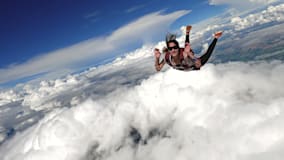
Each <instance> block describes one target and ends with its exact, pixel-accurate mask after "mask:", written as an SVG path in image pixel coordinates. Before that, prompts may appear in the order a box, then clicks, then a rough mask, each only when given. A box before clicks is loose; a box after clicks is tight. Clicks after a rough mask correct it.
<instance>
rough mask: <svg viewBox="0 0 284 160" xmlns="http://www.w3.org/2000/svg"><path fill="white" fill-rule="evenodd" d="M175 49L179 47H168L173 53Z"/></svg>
mask: <svg viewBox="0 0 284 160" xmlns="http://www.w3.org/2000/svg"><path fill="white" fill-rule="evenodd" d="M173 49H178V46H173V47H168V50H169V51H171V50H173Z"/></svg>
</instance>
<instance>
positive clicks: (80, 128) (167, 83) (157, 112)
mask: <svg viewBox="0 0 284 160" xmlns="http://www.w3.org/2000/svg"><path fill="white" fill-rule="evenodd" d="M132 58H133V59H135V58H134V57H132ZM137 60H139V58H137ZM128 62H130V61H128ZM120 64H121V65H120V66H122V65H123V63H120ZM123 68H125V70H126V71H127V70H129V68H128V65H126V66H124V67H123ZM95 70H96V69H95ZM283 71H284V64H283V63H281V62H271V63H267V62H251V63H241V62H236V63H226V64H219V65H212V64H208V65H206V66H205V67H204V68H202V69H201V70H200V71H192V72H180V71H176V70H173V69H170V70H167V71H166V72H160V73H158V74H155V75H153V76H151V77H149V78H147V79H145V80H144V81H143V82H142V83H140V84H139V85H137V86H132V87H130V88H124V87H119V88H117V90H115V91H114V92H111V93H109V94H106V95H104V96H103V97H101V98H99V99H96V100H95V101H93V100H88V101H86V102H84V103H79V104H78V105H77V106H76V107H73V108H70V109H67V108H61V109H58V110H54V111H52V112H50V113H49V114H48V115H46V116H45V118H43V119H42V120H41V121H40V122H39V123H38V124H36V125H35V126H33V127H31V128H30V129H28V130H26V131H25V132H23V133H18V134H17V135H15V136H14V137H13V138H12V139H11V140H9V141H7V142H6V143H4V144H3V145H2V146H1V147H0V155H1V156H2V157H1V158H2V159H3V160H8V159H13V160H18V159H25V158H26V159H43V160H44V159H47V158H48V159H54V160H63V159H70V160H73V159H74V160H75V159H95V158H98V157H100V159H117V160H119V159H157V160H158V159H163V160H167V159H173V158H181V159H190V158H191V159H196V160H199V159H205V158H208V155H210V157H211V158H212V159H220V160H222V159H226V160H233V159H244V160H245V159H250V158H251V157H260V156H262V155H264V153H265V155H264V156H266V157H267V159H272V158H274V159H276V160H280V159H281V158H282V156H283V153H282V150H281V149H282V148H283V147H284V143H283V142H284V129H283V127H282V124H283V122H284V119H283V117H284V115H283V113H284V112H283V111H284V110H283V107H282V106H283V104H284V90H283V87H281V86H282V82H283V81H284V76H283V75H282V74H279V73H282V72H283ZM89 72H91V73H92V72H94V71H89ZM92 74H93V73H92ZM78 78H80V77H78ZM59 84H61V83H58V85H59ZM45 85H48V84H42V86H45ZM93 85H96V83H94V84H93ZM98 85H103V86H104V87H107V86H106V85H107V84H98ZM75 88H76V87H75ZM75 88H74V89H75ZM69 90H70V89H69ZM131 127H135V128H136V129H137V130H138V131H139V132H140V134H141V136H142V138H143V139H147V137H148V134H149V132H150V131H152V133H153V137H151V138H149V137H148V139H147V144H144V145H143V143H142V142H141V143H140V144H139V147H135V144H133V142H132V139H131V137H130V136H129V132H130V128H131Z"/></svg>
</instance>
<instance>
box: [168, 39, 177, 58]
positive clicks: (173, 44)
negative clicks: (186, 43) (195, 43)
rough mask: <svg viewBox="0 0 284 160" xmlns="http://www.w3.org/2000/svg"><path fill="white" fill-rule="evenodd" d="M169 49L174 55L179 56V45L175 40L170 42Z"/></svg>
mask: <svg viewBox="0 0 284 160" xmlns="http://www.w3.org/2000/svg"><path fill="white" fill-rule="evenodd" d="M168 50H169V52H170V54H171V55H172V56H177V55H178V51H179V47H178V46H177V45H176V44H175V43H174V42H169V45H168Z"/></svg>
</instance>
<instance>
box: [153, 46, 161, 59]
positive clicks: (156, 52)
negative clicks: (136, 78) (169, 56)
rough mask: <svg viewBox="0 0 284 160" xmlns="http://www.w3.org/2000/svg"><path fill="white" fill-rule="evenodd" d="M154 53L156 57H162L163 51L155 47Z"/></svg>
mask: <svg viewBox="0 0 284 160" xmlns="http://www.w3.org/2000/svg"><path fill="white" fill-rule="evenodd" d="M154 54H155V57H156V58H160V57H161V52H160V50H159V49H157V48H155V50H154Z"/></svg>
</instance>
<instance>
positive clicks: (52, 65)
mask: <svg viewBox="0 0 284 160" xmlns="http://www.w3.org/2000/svg"><path fill="white" fill-rule="evenodd" d="M187 13H189V11H186V10H181V11H176V12H173V13H169V14H163V13H162V12H155V13H151V14H148V15H145V16H143V17H141V18H139V19H137V20H136V21H134V22H131V23H129V24H127V25H125V26H123V27H121V28H119V29H117V30H116V31H114V32H113V33H112V34H111V35H109V36H107V37H99V38H94V39H90V40H86V41H84V42H81V43H78V44H75V45H72V46H70V47H67V48H63V49H59V50H57V51H53V52H50V53H46V54H44V55H42V56H38V57H35V58H33V59H31V60H29V61H27V62H26V63H23V64H17V65H13V66H10V67H8V68H2V69H0V75H1V76H0V83H3V82H7V81H10V80H15V79H19V78H23V77H27V76H32V75H36V74H39V73H44V72H58V71H60V70H68V69H70V68H71V69H72V66H74V65H78V64H82V63H83V62H84V61H87V60H89V61H90V60H91V59H94V58H97V57H98V56H102V55H103V54H107V53H111V52H114V51H115V50H118V49H121V48H123V47H126V46H127V45H129V43H132V42H137V41H148V40H150V39H151V37H152V36H155V35H157V34H159V33H163V31H164V30H166V29H167V27H168V26H169V25H170V24H171V23H173V22H174V21H175V20H176V19H178V18H179V17H181V16H183V15H185V14H187ZM149 28H151V30H149ZM161 28H164V30H161ZM69 72H70V70H69Z"/></svg>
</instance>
